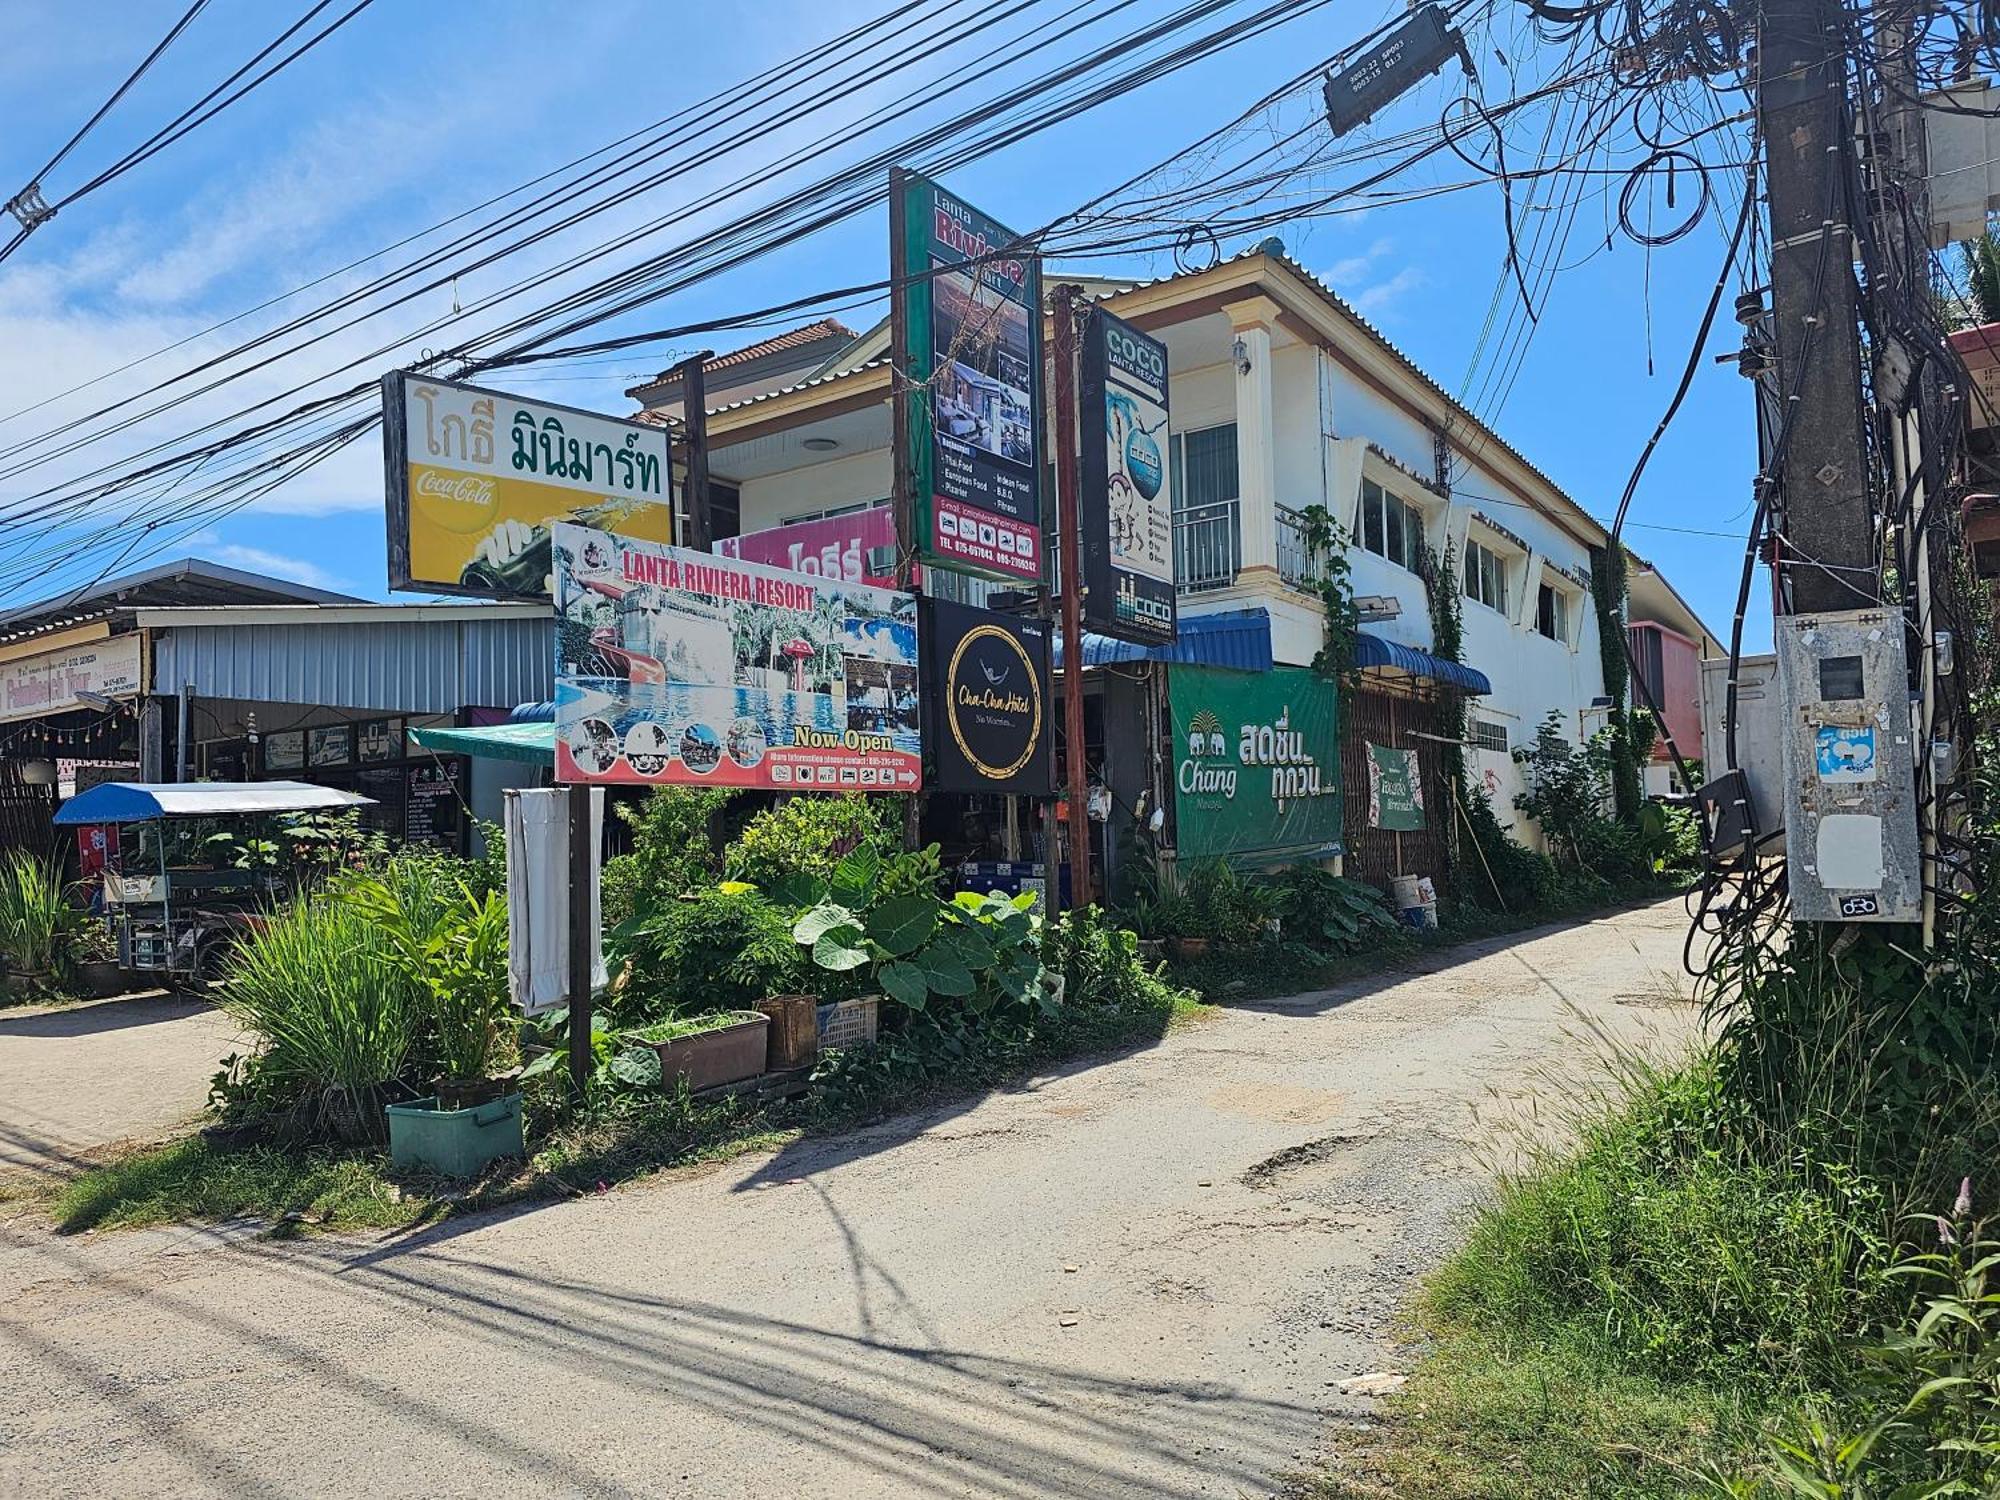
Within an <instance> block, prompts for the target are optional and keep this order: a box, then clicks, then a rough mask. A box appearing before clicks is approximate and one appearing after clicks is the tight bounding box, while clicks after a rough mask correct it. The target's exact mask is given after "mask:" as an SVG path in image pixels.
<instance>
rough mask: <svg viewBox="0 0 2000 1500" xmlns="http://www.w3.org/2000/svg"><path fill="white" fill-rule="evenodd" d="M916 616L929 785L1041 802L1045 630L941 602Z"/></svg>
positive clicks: (1047, 736)
mask: <svg viewBox="0 0 2000 1500" xmlns="http://www.w3.org/2000/svg"><path fill="white" fill-rule="evenodd" d="M925 611H926V614H925V619H924V647H925V654H926V656H927V658H928V660H929V663H930V671H929V674H928V676H927V679H926V680H927V681H928V682H929V684H930V688H931V692H930V696H929V698H928V699H927V700H926V705H925V709H924V722H925V724H926V725H927V726H928V727H929V730H930V734H929V749H930V752H931V754H930V760H931V766H932V768H933V775H932V779H931V783H930V784H931V786H932V787H933V788H934V789H936V790H938V791H946V792H996V793H1006V794H1008V795H1013V796H1023V795H1025V796H1037V797H1046V796H1047V795H1048V794H1049V793H1050V792H1051V791H1052V790H1053V789H1054V786H1055V707H1054V701H1053V699H1052V697H1051V675H1050V665H1051V663H1050V655H1051V653H1050V630H1049V627H1048V625H1046V624H1045V623H1043V622H1042V621H1040V620H1024V619H1020V618H1017V617H1016V616H1013V615H1003V614H996V613H994V612H993V611H992V610H987V609H972V608H969V607H967V606H966V605H963V604H948V603H945V602H944V601H942V600H926V601H925Z"/></svg>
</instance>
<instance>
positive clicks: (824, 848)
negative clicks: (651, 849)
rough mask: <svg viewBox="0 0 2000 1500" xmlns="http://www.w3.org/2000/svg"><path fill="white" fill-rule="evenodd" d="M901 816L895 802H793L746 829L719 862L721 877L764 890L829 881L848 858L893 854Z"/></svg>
mask: <svg viewBox="0 0 2000 1500" xmlns="http://www.w3.org/2000/svg"><path fill="white" fill-rule="evenodd" d="M900 815H901V803H900V800H899V799H895V798H888V797H883V798H868V797H862V796H858V795H856V796H841V797H821V796H801V797H793V798H792V799H791V800H790V801H788V802H781V803H779V804H778V805H777V806H776V807H774V808H771V809H770V810H769V811H768V812H761V813H759V814H757V816H756V817H754V818H752V819H751V820H750V821H749V823H747V824H746V825H744V829H743V832H742V833H741V834H739V835H738V836H737V839H736V842H735V843H733V844H731V845H730V846H729V849H728V850H727V852H726V853H725V855H724V857H723V872H724V873H725V874H726V875H728V877H729V878H730V879H731V880H742V881H747V882H749V883H750V884H751V885H754V886H757V887H759V888H760V889H763V890H771V889H774V888H775V887H776V886H777V884H778V883H779V882H780V881H782V880H783V879H784V878H785V877H786V876H788V875H808V876H811V877H813V878H814V879H818V880H830V879H831V878H832V877H833V872H834V870H835V868H836V867H837V866H838V865H839V864H840V861H841V859H842V858H843V857H845V856H846V855H848V854H851V853H854V852H856V851H858V850H862V849H868V850H872V851H873V852H874V853H876V854H878V855H884V856H886V855H889V854H893V853H894V852H896V850H897V849H898V848H899V847H900V846H901V844H902V829H901V825H900Z"/></svg>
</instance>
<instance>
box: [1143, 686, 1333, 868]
mask: <svg viewBox="0 0 2000 1500" xmlns="http://www.w3.org/2000/svg"><path fill="white" fill-rule="evenodd" d="M1167 696H1168V699H1169V701H1170V704H1171V707H1172V712H1173V724H1174V789H1175V797H1174V812H1175V824H1176V832H1175V838H1174V847H1175V849H1176V851H1177V852H1178V854H1179V856H1180V858H1182V859H1183V860H1189V859H1212V858H1218V857H1229V858H1243V859H1246V860H1252V861H1256V860H1261V861H1265V862H1268V861H1270V860H1274V859H1278V858H1282V857H1287V856H1289V857H1291V858H1297V859H1327V858H1331V857H1332V856H1333V855H1336V854H1338V853H1340V852H1341V843H1340V834H1341V803H1340V697H1339V694H1338V693H1337V692H1336V691H1335V689H1334V686H1333V684H1331V683H1329V682H1327V681H1325V680H1324V679H1322V678H1321V677H1319V676H1318V675H1317V674H1315V673H1312V672H1308V671H1306V670H1304V669H1303V668H1299V667H1273V668H1272V669H1271V670H1270V671H1268V672H1229V671H1224V670H1221V669H1220V668H1215V667H1190V666H1182V665H1179V664H1178V663H1176V664H1175V665H1173V666H1171V667H1169V669H1168V676H1167Z"/></svg>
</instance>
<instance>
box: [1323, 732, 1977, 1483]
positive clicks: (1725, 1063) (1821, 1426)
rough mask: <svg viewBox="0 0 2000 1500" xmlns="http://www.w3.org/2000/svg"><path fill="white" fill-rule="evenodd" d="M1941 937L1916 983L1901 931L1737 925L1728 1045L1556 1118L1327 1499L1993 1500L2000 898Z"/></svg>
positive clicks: (1460, 1259)
mask: <svg viewBox="0 0 2000 1500" xmlns="http://www.w3.org/2000/svg"><path fill="white" fill-rule="evenodd" d="M1984 748H1985V749H1986V751H1987V756H1986V757H1985V760H1984V763H1985V765H1986V766H1988V767H1989V768H1990V767H1991V765H1992V763H1993V762H1992V755H1991V752H1992V751H1993V749H1994V748H1995V747H1993V746H1991V745H1988V746H1986V747H1984ZM1986 774H1987V775H1988V777H1989V780H1988V782H1987V784H1985V785H1984V786H1982V787H1981V788H1980V796H1979V799H1978V802H1977V805H1978V806H1979V807H1981V808H1982V809H1983V811H1981V812H1980V813H1979V814H1978V817H1977V820H1976V821H1975V823H1974V826H1973V827H1972V828H1971V829H1970V830H1969V832H1970V833H1971V835H1972V838H1971V841H1970V843H1969V845H1968V848H1967V850H1966V857H1967V861H1968V866H1967V867H1968V868H1969V869H1971V870H1974V871H1991V870H1993V869H1994V868H1996V863H1995V856H1996V854H2000V820H1997V819H1996V816H1995V811H1994V810H1995V809H1996V808H2000V795H1996V794H2000V786H1996V785H1995V784H1994V783H1993V782H1992V780H1991V779H1990V778H1991V772H1990V770H1989V771H1988V772H1987V773H1986ZM1946 916H1947V918H1948V920H1947V922H1946V924H1945V927H1944V929H1943V933H1944V935H1943V937H1942V939H1941V943H1940V947H1939V949H1938V950H1937V951H1936V952H1935V953H1934V954H1932V955H1931V956H1930V958H1929V960H1928V961H1926V958H1925V957H1924V956H1923V955H1922V953H1921V951H1920V947H1919V945H1918V944H1917V943H1916V942H1915V941H1914V940H1913V939H1912V938H1911V937H1910V936H1909V935H1908V934H1906V933H1905V932H1903V931H1900V930H1898V929H1894V928H1868V929H1850V930H1848V931H1847V932H1845V933H1837V932H1822V931H1815V930H1812V929H1794V930H1793V931H1792V932H1791V933H1790V935H1789V937H1787V936H1786V935H1785V932H1784V928H1783V924H1782V920H1781V917H1780V916H1778V915H1773V916H1772V917H1771V918H1770V919H1769V920H1768V921H1766V922H1764V923H1762V924H1761V925H1758V926H1755V927H1744V928H1740V929H1738V930H1737V931H1735V932H1734V933H1733V936H1734V937H1735V939H1736V941H1734V942H1733V943H1731V944H1729V945H1726V946H1725V948H1724V949H1723V951H1722V964H1721V967H1719V968H1718V969H1717V970H1715V971H1714V972H1713V973H1712V975H1711V989H1710V993H1709V996H1708V1007H1709V1021H1710V1035H1711V1037H1712V1041H1711V1042H1710V1043H1709V1044H1707V1045H1705V1046H1704V1047H1703V1048H1701V1049H1700V1050H1699V1051H1698V1052H1696V1053H1695V1054H1694V1055H1692V1056H1690V1057H1689V1058H1686V1059H1684V1060H1682V1061H1681V1062H1679V1063H1678V1064H1676V1065H1673V1066H1670V1067H1666V1068H1656V1067H1652V1066H1649V1065H1646V1064H1644V1063H1642V1062H1641V1061H1639V1060H1637V1059H1632V1058H1622V1059H1614V1060H1613V1061H1614V1066H1613V1068H1612V1070H1611V1075H1610V1081H1609V1082H1608V1083H1607V1084H1606V1085H1605V1087H1604V1088H1602V1089H1601V1090H1598V1091H1595V1092H1591V1093H1589V1094H1585V1095H1573V1096H1572V1097H1570V1098H1569V1099H1568V1100H1567V1101H1566V1103H1565V1105H1564V1106H1563V1108H1564V1111H1565V1118H1564V1119H1563V1120H1562V1121H1561V1125H1562V1127H1563V1128H1562V1129H1560V1130H1557V1131H1555V1132H1553V1133H1552V1134H1551V1135H1548V1136H1545V1138H1544V1139H1545V1142H1546V1141H1547V1140H1554V1141H1557V1142H1559V1144H1554V1145H1551V1144H1546V1143H1544V1144H1542V1145H1539V1146H1532V1145H1531V1146H1529V1147H1528V1148H1527V1150H1526V1157H1525V1161H1524V1162H1523V1163H1522V1164H1521V1165H1520V1166H1519V1167H1518V1169H1517V1170H1515V1171H1513V1172H1511V1173H1509V1174H1507V1175H1506V1176H1504V1177H1503V1179H1502V1180H1501V1182H1500V1183H1499V1185H1498V1187H1497V1189H1496V1190H1495V1191H1494V1193H1493V1195H1492V1197H1491V1199H1490V1201H1489V1202H1488V1203H1487V1205H1486V1206H1485V1207H1484V1209H1483V1210H1482V1211H1481V1212H1480V1213H1479V1215H1478V1217H1477V1219H1476V1221H1475V1222H1474V1224H1473V1225H1472V1227H1471V1232H1470V1235H1469V1238H1468V1240H1467V1243H1466V1244H1465V1246H1464V1247H1463V1249H1462V1250H1460V1251H1459V1252H1458V1253H1457V1254H1456V1255H1454V1256H1453V1257H1452V1258H1451V1259H1450V1260H1449V1261H1448V1262H1447V1263H1446V1264H1445V1265H1444V1266H1443V1267H1442V1269H1441V1270H1439V1271H1438V1272H1437V1273H1436V1274H1435V1275H1434V1276H1433V1277H1431V1279H1430V1280H1429V1282H1428V1283H1427V1285H1426V1286H1425V1288H1424V1290H1423V1291H1422V1293H1421V1295H1420V1296H1419V1297H1418V1299H1417V1300H1416V1303H1415V1305H1414V1306H1413V1307H1412V1308H1410V1309H1409V1310H1408V1312H1409V1322H1410V1329H1409V1332H1410V1335H1411V1338H1412V1352H1413V1354H1414V1356H1415V1363H1414V1366H1413V1369H1412V1372H1411V1376H1410V1380H1409V1383H1408V1384H1407V1385H1406V1386H1405V1387H1404V1388H1403V1389H1402V1390H1401V1391H1400V1392H1398V1393H1397V1394H1396V1395H1395V1396H1393V1397H1391V1398H1390V1399H1389V1400H1388V1401H1387V1402H1386V1403H1385V1406H1384V1410H1383V1414H1382V1416H1381V1418H1380V1419H1379V1420H1378V1421H1374V1422H1370V1423H1367V1424H1364V1425H1361V1426H1358V1427H1355V1428H1352V1429H1350V1430H1347V1431H1345V1432H1344V1433H1343V1434H1342V1439H1341V1442H1340V1444H1339V1445H1338V1446H1339V1450H1340V1451H1339V1454H1338V1457H1337V1459H1336V1461H1335V1462H1334V1463H1333V1464H1332V1465H1331V1466H1330V1467H1329V1468H1328V1469H1327V1470H1326V1472H1324V1473H1323V1474H1322V1475H1320V1476H1319V1477H1318V1479H1317V1480H1315V1481H1312V1482H1311V1483H1310V1484H1309V1485H1308V1493H1310V1494H1312V1495H1314V1496H1316V1497H1321V1500H1335V1497H1339V1500H1360V1497H1369V1500H1373V1497H1381V1496H1391V1495H1395V1496H1403V1495H1418V1494H1421V1495H1425V1496H1434V1497H1439V1500H1457V1497H1464V1500H1472V1497H1475V1496H1476V1497H1480V1500H1496V1497H1523V1500H1525V1497H1529V1496H1547V1495H1557V1494H1560V1495H1565V1496H1590V1497H1599V1496H1601V1497H1635V1500H1636V1497H1654V1496H1659V1497H1665V1496H1684V1495H1696V1496H1716V1497H1730V1500H1778V1497H1787V1500H1801V1497H1816V1500H1928V1497H1934V1496H1944V1495H1966V1496H1971V1495H1993V1494H2000V1287H1995V1286H1994V1285H1992V1283H1991V1277H1992V1273H1993V1271H1994V1269H1995V1268H1996V1266H2000V1246H1996V1245H1995V1244H1994V1243H1993V1242H1992V1238H1991V1237H1990V1236H1989V1235H1988V1233H1987V1231H1986V1229H1985V1227H1984V1219H1985V1216H1986V1215H1989V1214H1992V1213H1993V1211H1994V1209H1995V1206H1996V1202H2000V1174H1996V1169H1995V1165H1994V1164H1995V1162H1996V1161H2000V1076H1996V1071H1995V1063H1996V1060H2000V1015H1996V1011H1995V1006H1994V999H1995V997H1996V996H2000V892H1995V891H1994V889H1993V887H1992V884H1991V882H1990V881H1982V880H1977V879H1975V880H1974V881H1972V882H1969V883H1968V887H1967V889H1966V890H1965V892H1964V893H1963V894H1962V895H1961V896H1959V897H1957V898H1955V899H1954V900H1953V901H1952V903H1951V907H1950V909H1948V911H1947V913H1946Z"/></svg>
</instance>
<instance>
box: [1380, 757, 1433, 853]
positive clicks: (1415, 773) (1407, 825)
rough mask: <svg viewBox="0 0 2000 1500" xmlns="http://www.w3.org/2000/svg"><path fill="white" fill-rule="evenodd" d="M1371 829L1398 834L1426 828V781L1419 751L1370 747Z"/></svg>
mask: <svg viewBox="0 0 2000 1500" xmlns="http://www.w3.org/2000/svg"><path fill="white" fill-rule="evenodd" d="M1368 826H1369V827H1370V828H1387V829H1390V830H1392V831H1393V832H1397V833H1414V832H1416V831H1417V830H1418V829H1419V828H1422V827H1423V826H1424V778H1423V775H1422V773H1421V772H1420V771H1419V770H1418V767H1417V752H1416V751H1414V750H1397V749H1394V748H1392V747H1390V746H1388V745H1370V746H1369V747H1368Z"/></svg>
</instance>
